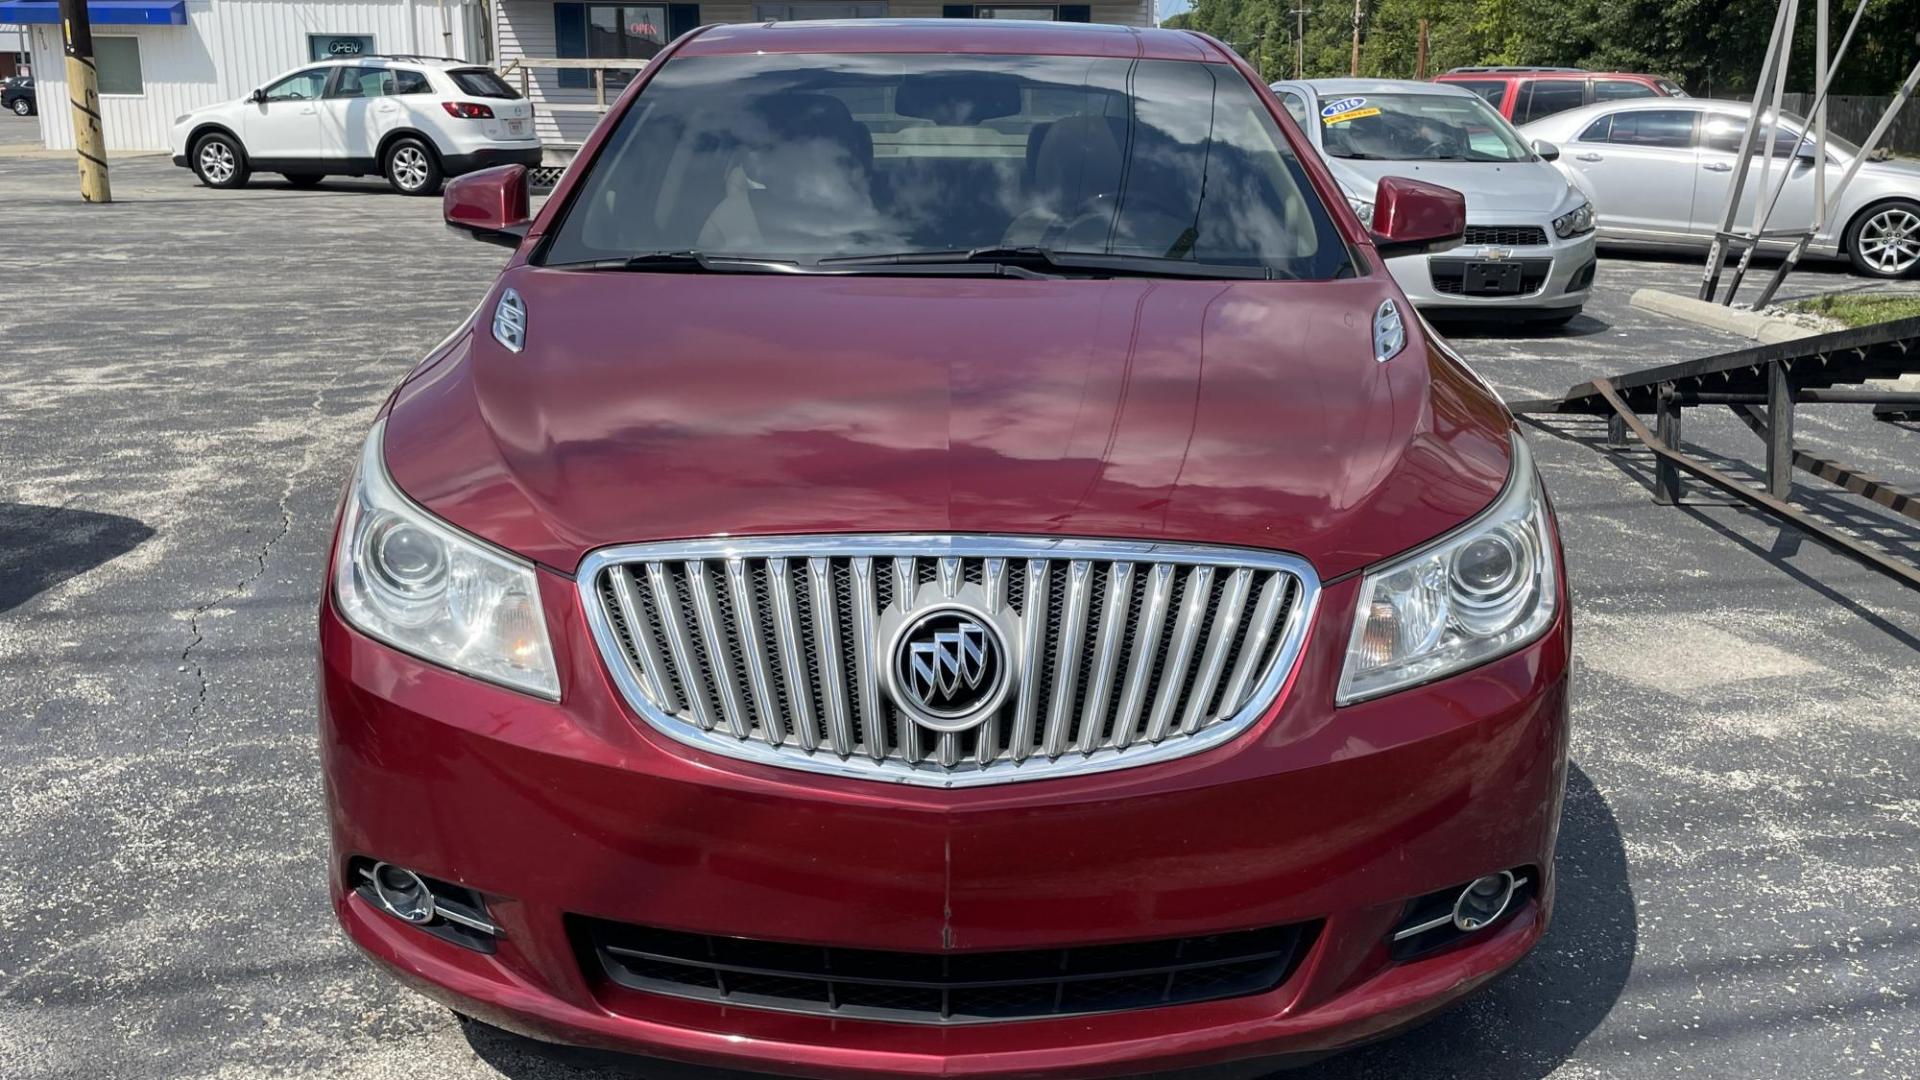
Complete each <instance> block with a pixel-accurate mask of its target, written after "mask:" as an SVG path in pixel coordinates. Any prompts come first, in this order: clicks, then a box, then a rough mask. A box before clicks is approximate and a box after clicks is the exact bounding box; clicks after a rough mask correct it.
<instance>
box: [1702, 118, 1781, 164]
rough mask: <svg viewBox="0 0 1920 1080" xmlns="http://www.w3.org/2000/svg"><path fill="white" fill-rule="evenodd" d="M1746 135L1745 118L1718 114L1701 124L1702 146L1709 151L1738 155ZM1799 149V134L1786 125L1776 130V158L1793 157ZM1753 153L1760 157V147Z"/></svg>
mask: <svg viewBox="0 0 1920 1080" xmlns="http://www.w3.org/2000/svg"><path fill="white" fill-rule="evenodd" d="M1746 135H1747V118H1746V117H1744V116H1727V115H1725V114H1716V115H1711V116H1707V117H1704V118H1703V119H1702V120H1701V122H1700V145H1701V146H1703V147H1705V148H1706V149H1708V150H1717V151H1719V152H1720V153H1723V154H1737V153H1739V152H1740V140H1741V139H1744V138H1746ZM1799 147H1800V133H1799V132H1797V131H1795V130H1793V129H1792V128H1789V127H1786V126H1784V125H1783V126H1781V127H1777V128H1775V129H1774V131H1773V156H1774V157H1777V158H1784V157H1792V156H1793V153H1794V151H1795V150H1797V149H1799ZM1753 153H1754V156H1755V157H1758V156H1759V154H1760V147H1759V146H1758V145H1755V146H1754V148H1753Z"/></svg>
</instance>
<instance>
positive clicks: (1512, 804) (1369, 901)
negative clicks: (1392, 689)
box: [320, 571, 1568, 1077]
mask: <svg viewBox="0 0 1920 1080" xmlns="http://www.w3.org/2000/svg"><path fill="white" fill-rule="evenodd" d="M541 578H542V582H541V587H542V598H543V601H544V603H545V604H546V610H547V613H548V619H549V623H550V626H551V628H552V632H553V637H554V647H555V652H556V657H557V660H558V662H559V664H560V667H561V673H562V682H563V686H564V687H565V698H564V700H563V701H562V702H561V703H559V704H552V703H548V702H543V701H538V700H535V699H532V698H529V697H525V696H523V695H520V694H516V693H513V692H510V691H506V690H501V689H498V688H495V687H492V686H488V685H484V684H481V683H478V682H475V681H473V680H471V679H467V678H464V677H462V676H459V675H456V674H453V673H450V672H447V671H444V670H442V669H439V668H436V667H433V666H432V665H429V664H425V663H423V662H420V661H417V660H414V659H412V658H410V657H407V656H405V655H402V654H400V653H397V652H395V651H393V650H391V649H389V648H387V647H385V646H383V645H380V644H378V643H376V642H373V641H371V640H369V639H367V638H365V637H363V636H361V635H360V634H358V633H357V632H355V631H354V630H352V629H351V628H349V627H348V626H346V625H345V624H344V623H342V622H341V621H340V619H339V617H338V615H337V614H336V613H335V611H334V610H333V608H332V606H331V602H330V601H328V602H325V603H323V606H322V610H321V619H320V637H321V680H320V682H321V693H320V705H321V709H320V714H321V744H322V756H323V763H324V767H325V774H326V783H327V794H328V804H329V814H330V825H331V829H332V845H333V856H334V860H333V869H332V892H333V901H334V905H335V909H336V911H337V913H338V915H339V917H340V919H341V922H342V924H343V925H344V926H345V928H346V931H347V933H348V935H349V937H351V938H352V939H353V940H354V941H355V942H356V943H358V944H359V945H360V946H361V947H362V948H363V949H365V950H366V951H367V952H368V953H370V954H371V955H373V956H374V957H376V958H377V959H379V960H381V961H383V962H384V963H385V964H387V965H388V966H390V967H391V968H393V969H394V970H395V971H396V972H398V973H399V974H400V975H401V976H402V977H404V978H405V979H406V980H407V981H409V982H410V983H412V984H413V985H415V986H416V987H418V988H420V989H421V990H423V991H424V992H426V993H428V994H430V995H432V996H434V997H436V998H438V999H440V1000H442V1001H444V1002H446V1003H447V1004H449V1005H451V1006H452V1007H454V1008H456V1009H458V1010H459V1011H461V1012H464V1013H467V1014H469V1015H473V1016H475V1017H477V1018H479V1019H482V1020H485V1021H487V1022H489V1023H493V1024H495V1025H498V1026H501V1027H505V1028H508V1029H511V1030H516V1031H519V1032H521V1033H523V1034H527V1035H531V1036H534V1037H536V1038H541V1039H547V1040H552V1041H559V1042H567V1043H574V1044H578V1045H586V1046H597V1047H602V1048H609V1049H616V1050H624V1051H630V1052H637V1053H645V1054H652V1055H655V1056H660V1057H668V1058H674V1059H679V1060H682V1061H688V1062H692V1063H696V1064H706V1065H715V1066H731V1067H734V1068H745V1069H755V1070H761V1071H768V1072H776V1073H782V1074H788V1075H801V1076H818V1077H847V1076H900V1075H919V1076H934V1075H941V1076H993V1077H1013V1076H1031V1075H1040V1074H1044V1075H1048V1076H1088V1077H1091V1076H1117V1075H1131V1074H1138V1073H1148V1072H1164V1071H1167V1070H1172V1069H1180V1068H1188V1067H1202V1066H1212V1065H1216V1064H1219V1063H1222V1062H1229V1061H1239V1060H1244V1059H1250V1058H1268V1057H1282V1056H1290V1055H1299V1056H1312V1055H1316V1054H1319V1053H1324V1052H1327V1051H1331V1050H1335V1049H1339V1048H1342V1047H1345V1046H1349V1045H1353V1044H1355V1043H1358V1042H1362V1041H1366V1040H1368V1039H1371V1038H1374V1037H1378V1036H1379V1035H1382V1034H1385V1033H1388V1032H1391V1031H1393V1030H1395V1029H1397V1028H1399V1027H1402V1026H1404V1025H1406V1024H1409V1023H1411V1022H1413V1021H1415V1020H1417V1019H1419V1018H1420V1017H1422V1016H1424V1015H1426V1014H1427V1013H1430V1012H1432V1011H1433V1010H1435V1009H1438V1008H1440V1007H1442V1006H1444V1005H1445V1004H1447V1003H1449V1002H1451V1001H1453V1000H1455V999H1457V998H1459V997H1461V996H1462V995H1464V994H1466V993H1468V992H1470V991H1471V990H1473V989H1475V988H1476V987H1478V986H1479V985H1481V984H1482V983H1484V982H1485V981H1486V980H1488V979H1490V978H1492V977H1493V976H1494V975H1495V974H1497V973H1499V972H1500V971H1502V970H1504V969H1505V968H1507V967H1508V966H1510V965H1511V964H1513V963H1514V962H1515V961H1517V960H1518V959H1519V958H1520V957H1521V956H1522V955H1524V954H1525V952H1526V951H1527V950H1528V949H1529V948H1530V947H1531V946H1532V945H1533V943H1534V942H1535V941H1536V940H1537V939H1538V937H1539V936H1540V934H1541V933H1542V931H1543V930H1544V928H1545V924H1546V919H1547V915H1548V911H1549V910H1550V907H1551V902H1552V877H1551V866H1552V853H1553V844H1554V837H1555V832H1556V829H1557V823H1558V820H1559V804H1560V798H1561V793H1562V789H1563V785H1564V780H1565V761H1566V741H1567V734H1566V717H1567V667H1568V664H1567V651H1568V634H1567V627H1566V621H1565V619H1566V617H1565V614H1564V610H1563V612H1562V615H1561V616H1560V619H1559V621H1558V622H1556V624H1555V625H1554V627H1553V628H1552V629H1551V630H1550V631H1549V633H1548V634H1547V636H1546V637H1544V638H1542V639H1541V640H1540V641H1538V642H1536V643H1535V644H1534V645H1532V646H1530V647H1528V648H1526V649H1524V650H1522V651H1521V652H1519V653H1516V654H1514V655H1512V656H1509V657H1506V658H1504V659H1501V660H1499V661H1496V662H1494V663H1491V664H1488V665H1486V666H1484V667H1481V668H1478V669H1475V670H1473V671H1470V672H1466V673H1463V674H1461V675H1458V676H1455V677H1453V678H1450V679H1447V680H1444V681H1442V682H1439V683H1435V684H1432V685H1430V686H1426V687H1422V688H1418V689H1414V690H1409V691H1406V692H1402V693H1399V694H1394V695H1389V696H1388V697H1385V698H1381V699H1377V700H1375V701H1370V702H1365V703H1362V704H1358V705H1354V706H1350V707H1348V708H1345V709H1340V710H1337V711H1336V710H1334V709H1333V708H1332V707H1331V701H1332V699H1333V691H1334V685H1335V683H1336V682H1337V679H1338V675H1339V666H1340V662H1341V658H1342V657H1341V654H1342V652H1343V650H1342V648H1341V645H1342V644H1343V643H1344V641H1345V639H1346V635H1345V634H1344V633H1343V632H1341V631H1343V630H1344V626H1342V625H1340V624H1343V623H1345V622H1346V620H1347V619H1348V618H1349V617H1350V612H1351V610H1352V606H1353V604H1354V603H1355V589H1356V588H1357V579H1349V580H1347V581H1345V582H1338V583H1335V584H1333V585H1330V586H1328V588H1327V591H1326V592H1325V594H1323V602H1322V605H1321V608H1320V615H1319V616H1318V618H1319V619H1320V620H1322V621H1324V622H1326V623H1328V625H1324V626H1319V627H1315V628H1314V629H1313V631H1312V632H1310V634H1309V637H1308V643H1307V647H1306V650H1305V652H1304V653H1303V655H1302V657H1301V660H1300V664H1299V668H1298V670H1297V673H1296V675H1295V677H1294V679H1293V681H1292V683H1291V685H1290V687H1289V688H1288V689H1287V690H1286V692H1285V693H1284V695H1283V698H1282V700H1281V702H1280V704H1279V705H1278V706H1277V707H1276V708H1275V709H1274V710H1273V712H1272V713H1271V714H1270V715H1268V716H1266V717H1264V718H1262V719H1261V720H1260V721H1259V722H1258V723H1257V724H1256V725H1255V727H1254V728H1253V729H1251V730H1250V731H1249V732H1248V733H1247V734H1245V735H1244V736H1242V737H1241V738H1240V739H1238V740H1236V741H1234V742H1233V743H1231V744H1228V745H1227V746H1224V747H1221V748H1218V749H1215V750H1211V751H1208V752H1205V753H1202V754H1199V755H1196V756H1194V757H1191V758H1185V759H1180V760H1177V761H1172V762H1167V763H1163V764H1159V765H1154V766H1149V767H1144V768H1138V769H1133V770H1121V771H1118V772H1112V773H1105V774H1099V775H1094V776H1087V777H1081V778H1070V779H1061V780H1050V781H1042V782H1034V783H1027V784H1016V785H1011V786H996V787H985V788H972V789H963V790H942V789H923V788H912V789H907V788H900V787H893V786H886V785H882V784H878V783H875V782H872V781H861V780H844V779H838V778H832V777H822V776H818V775H814V774H810V773H802V772H796V771H793V770H787V769H780V768H774V767H767V766H760V765H756V764H751V763H746V762H741V761H736V760H732V759H722V758H717V757H714V756H711V755H706V754H703V753H701V752H700V751H698V750H695V749H692V748H689V747H686V746H682V745H680V744H678V743H674V742H671V741H669V740H667V739H665V738H664V737H663V736H660V735H659V734H657V733H655V732H653V731H651V729H649V728H648V727H647V726H646V725H645V724H644V722H642V721H640V720H639V719H638V718H637V717H634V716H632V715H630V714H629V713H628V712H627V711H626V709H625V706H624V705H622V704H620V697H619V695H618V693H617V692H616V691H615V689H614V687H613V685H612V684H611V682H610V681H609V679H608V677H607V675H606V673H605V671H604V669H603V668H602V666H601V663H600V660H599V657H598V655H597V654H596V653H595V651H594V649H593V646H592V642H591V640H590V638H589V636H588V632H587V627H586V623H585V619H584V617H583V614H582V612H581V611H580V610H579V607H578V599H577V597H578V593H577V591H576V590H575V588H574V586H573V583H572V582H571V581H570V580H568V579H566V578H564V577H561V576H559V575H555V574H552V573H549V572H546V571H541ZM355 857H371V858H377V859H384V860H388V861H391V862H394V863H397V864H400V865H403V866H407V867H410V868H413V869H416V870H418V871H420V872H422V873H425V874H428V875H430V876H432V877H436V878H440V879H443V880H447V881H452V882H457V883H459V884H462V885H464V886H467V887H470V888H472V889H475V890H478V891H479V892H481V893H482V894H484V895H485V897H486V899H487V907H488V910H489V912H490V914H491V916H492V917H493V919H494V920H495V922H497V923H498V925H499V926H500V927H501V929H502V930H503V931H504V935H503V937H502V938H501V939H500V941H499V943H498V947H497V949H496V950H495V951H494V952H492V953H481V952H475V951H471V950H468V949H465V948H462V947H460V946H459V945H456V944H452V943H450V942H447V941H443V940H441V939H439V938H436V937H433V936H430V935H428V934H426V933H423V932H422V931H420V930H418V929H416V928H414V927H412V926H408V925H405V924H403V923H401V922H399V921H397V920H395V919H393V918H391V917H389V916H387V915H386V914H384V913H382V912H381V911H379V910H378V909H377V908H375V907H374V906H373V905H372V904H370V903H369V902H367V900H365V899H364V898H363V897H362V896H360V895H359V894H357V893H355V892H354V891H352V890H351V888H350V887H349V876H348V874H349V872H348V867H347V864H348V862H349V860H350V859H353V858H355ZM1519 866H1531V867H1535V868H1538V870H1539V872H1540V875H1541V877H1540V881H1539V891H1538V893H1537V896H1536V899H1534V900H1531V901H1529V902H1528V903H1527V904H1525V905H1523V906H1522V907H1521V908H1520V909H1519V910H1518V911H1517V912H1516V913H1514V914H1513V915H1511V916H1509V917H1508V918H1507V919H1506V920H1504V921H1502V922H1500V923H1498V924H1496V925H1495V927H1494V928H1492V929H1490V930H1488V931H1485V932H1483V933H1482V934H1480V935H1477V936H1475V937H1472V938H1469V939H1467V940H1466V941H1464V942H1461V943H1460V944H1459V945H1457V946H1455V947H1453V948H1450V949H1447V950H1444V951H1441V952H1437V953H1435V954H1432V955H1429V956H1426V957H1423V958H1420V959H1416V960H1412V961H1409V962H1405V963H1397V964H1396V963H1394V962H1392V961H1391V960H1390V959H1389V957H1388V955H1387V948H1386V938H1387V936H1388V934H1389V933H1390V931H1391V930H1392V928H1393V927H1394V926H1395V925H1396V923H1397V922H1398V921H1399V920H1400V918H1401V916H1402V913H1403V905H1404V903H1405V901H1406V900H1407V899H1408V898H1411V897H1414V896H1418V895H1421V894H1424V893H1427V892H1430V891H1433V890H1436V889H1442V888H1447V887H1450V886H1454V885H1457V884H1458V883H1461V882H1464V881H1466V880H1468V879H1471V878H1473V877H1476V876H1478V875H1480V874H1483V873H1488V872H1491V871H1497V870H1499V869H1504V868H1508V867H1519ZM574 916H586V917H592V918H596V919H604V920H614V921H619V922H626V923H633V924H639V925H645V926H651V927H661V928H667V929H673V930H681V931H688V932H693V933H701V934H715V935H725V936H739V937H749V938H760V939H765V940H772V941H785V942H801V943H806V944H812V945H822V946H842V947H856V948H865V949H887V950H897V951H906V952H921V953H939V952H941V951H942V950H943V949H949V950H954V951H996V950H1014V949H1030V948H1050V947H1063V946H1069V945H1083V944H1099V943H1110V942H1125V941H1136V940H1143V939H1157V938H1169V937H1184V936H1191V935H1200V934H1207V933H1213V932H1220V931H1227V930H1237V929H1246V928H1251V927H1262V926H1274V925H1281V924H1291V923H1301V922H1312V923H1314V924H1315V926H1316V928H1317V931H1316V937H1315V939H1314V942H1313V945H1312V947H1311V950H1310V951H1309V952H1308V953H1307V954H1306V955H1305V957H1304V959H1303V960H1302V961H1301V962H1300V963H1299V964H1298V965H1297V966H1296V967H1295V968H1294V970H1293V973H1292V974H1291V975H1290V976H1289V977H1288V978H1287V979H1286V980H1285V981H1284V982H1283V983H1281V984H1280V985H1279V986H1278V987H1277V988H1276V989H1274V990H1272V991H1271V992H1267V993H1262V994H1256V995H1252V996H1246V997H1238V998H1231V999H1226V1000H1218V1001H1211V1002H1204V1003H1196V1004H1189V1005H1180V1006H1174V1007H1165V1008H1150V1009H1143V1010H1137V1011H1131V1012H1113V1013H1104V1014H1096V1015H1088V1016H1079V1017H1074V1018H1059V1019H1035V1020H1023V1021H1019V1022H1008V1023H989V1024H980V1025H973V1026H962V1027H938V1026H935V1027H928V1026H915V1025H907V1024H897V1023H887V1022H878V1021H869V1020H846V1019H839V1018H829V1017H823V1016H810V1015H794V1014H788V1013H781V1012H771V1011H764V1010H759V1009H752V1008H741V1007H737V1006H728V1005H721V1004H716V1003H712V1002H701V1001H688V1000H683V999H679V998H672V997H665V996H658V995H652V994H646V993H636V992H633V991H625V990H621V989H619V988H617V987H613V986H611V985H609V984H607V983H606V982H605V981H604V980H603V979H601V978H599V977H598V975H597V968H595V967H594V965H593V964H592V962H591V960H590V959H589V958H587V957H585V956H583V953H582V943H581V942H580V941H579V939H578V937H577V935H576V934H572V933H570V932H569V926H570V925H571V922H570V919H571V917H574Z"/></svg>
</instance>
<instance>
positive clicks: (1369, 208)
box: [1347, 195, 1373, 229]
mask: <svg viewBox="0 0 1920 1080" xmlns="http://www.w3.org/2000/svg"><path fill="white" fill-rule="evenodd" d="M1347 205H1348V206H1351V207H1353V212H1354V213H1355V214H1358V215H1359V216H1360V224H1362V225H1365V226H1366V227H1367V228H1369V229H1371V228H1373V203H1371V202H1369V201H1367V200H1366V199H1362V198H1360V197H1359V196H1357V195H1348V196H1347Z"/></svg>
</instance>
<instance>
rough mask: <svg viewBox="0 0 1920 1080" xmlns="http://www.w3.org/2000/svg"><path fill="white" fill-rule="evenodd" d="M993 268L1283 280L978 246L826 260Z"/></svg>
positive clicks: (1171, 262) (1234, 268)
mask: <svg viewBox="0 0 1920 1080" xmlns="http://www.w3.org/2000/svg"><path fill="white" fill-rule="evenodd" d="M965 263H991V264H994V265H998V266H1009V267H1023V268H1025V269H1029V270H1051V271H1063V270H1077V271H1084V272H1090V273H1093V274H1095V275H1113V276H1130V277H1195V278H1246V279H1251V280H1259V281H1265V280H1269V279H1271V278H1274V277H1276V276H1278V275H1277V274H1276V273H1275V271H1274V269H1273V268H1272V267H1270V266H1240V265H1236V264H1232V263H1203V262H1194V261H1193V260H1191V259H1166V258H1155V257H1154V256H1151V255H1106V254H1098V253H1093V252H1079V251H1055V250H1054V249H1052V248H1047V247H1039V246H1037V245H1033V246H1019V247H977V248H973V249H971V250H968V251H958V250H956V251H901V252H895V253H893V254H890V255H839V256H835V257H833V258H827V259H821V260H820V262H819V265H821V266H834V267H841V266H931V265H953V264H965Z"/></svg>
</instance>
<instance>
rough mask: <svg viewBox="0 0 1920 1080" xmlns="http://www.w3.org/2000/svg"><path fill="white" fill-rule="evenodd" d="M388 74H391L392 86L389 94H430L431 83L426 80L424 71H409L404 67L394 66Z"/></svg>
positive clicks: (431, 91)
mask: <svg viewBox="0 0 1920 1080" xmlns="http://www.w3.org/2000/svg"><path fill="white" fill-rule="evenodd" d="M388 74H390V75H392V76H393V86H392V88H391V89H389V90H388V91H387V93H389V94H431V93H433V84H432V83H430V82H428V81H427V73H426V72H424V71H409V70H407V69H406V68H394V69H393V70H392V71H391V72H389V73H388Z"/></svg>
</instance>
